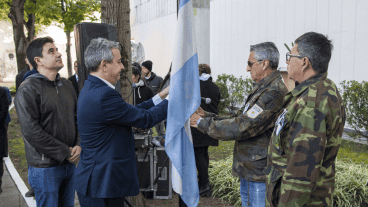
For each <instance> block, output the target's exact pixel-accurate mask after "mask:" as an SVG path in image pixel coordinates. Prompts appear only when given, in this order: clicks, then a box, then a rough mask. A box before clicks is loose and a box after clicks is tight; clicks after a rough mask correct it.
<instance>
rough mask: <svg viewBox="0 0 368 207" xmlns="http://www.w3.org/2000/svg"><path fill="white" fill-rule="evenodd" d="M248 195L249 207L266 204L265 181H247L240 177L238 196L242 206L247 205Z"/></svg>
mask: <svg viewBox="0 0 368 207" xmlns="http://www.w3.org/2000/svg"><path fill="white" fill-rule="evenodd" d="M248 195H249V203H250V205H249V206H250V207H263V206H266V183H263V182H253V181H249V193H248V181H247V180H244V179H243V178H240V197H241V200H242V205H243V207H246V206H248Z"/></svg>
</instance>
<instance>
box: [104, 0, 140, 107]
mask: <svg viewBox="0 0 368 207" xmlns="http://www.w3.org/2000/svg"><path fill="white" fill-rule="evenodd" d="M129 15H130V7H129V0H123V1H121V0H102V1H101V22H102V23H107V24H111V25H114V26H115V27H116V28H117V31H118V37H117V41H118V42H120V43H121V44H122V45H123V48H122V62H123V65H124V67H125V70H124V71H122V75H121V79H120V84H121V94H122V97H123V98H124V99H125V102H127V103H130V104H133V95H132V86H131V83H132V61H131V59H132V52H131V43H130V19H129V18H130V16H129Z"/></svg>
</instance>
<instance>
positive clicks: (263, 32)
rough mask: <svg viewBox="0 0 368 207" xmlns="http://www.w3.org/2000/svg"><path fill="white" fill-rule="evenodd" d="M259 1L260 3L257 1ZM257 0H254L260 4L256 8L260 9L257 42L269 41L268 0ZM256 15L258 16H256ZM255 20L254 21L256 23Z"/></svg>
mask: <svg viewBox="0 0 368 207" xmlns="http://www.w3.org/2000/svg"><path fill="white" fill-rule="evenodd" d="M257 2H258V3H257ZM257 2H255V1H253V3H255V4H256V5H258V6H255V8H257V9H258V16H259V17H258V18H257V19H259V21H258V25H257V26H258V31H257V33H256V35H257V36H258V40H257V42H265V41H267V32H268V25H267V16H268V7H267V0H258V1H257ZM255 17H256V16H255ZM255 22H256V21H254V22H253V23H255Z"/></svg>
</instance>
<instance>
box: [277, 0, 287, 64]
mask: <svg viewBox="0 0 368 207" xmlns="http://www.w3.org/2000/svg"><path fill="white" fill-rule="evenodd" d="M275 7H276V11H277V13H276V19H275V22H276V32H275V33H276V40H275V44H276V46H277V48H278V50H279V52H280V60H279V67H284V66H285V55H284V54H285V53H286V52H287V51H286V48H285V46H284V45H283V44H284V43H287V44H288V45H289V46H290V43H289V42H286V41H285V23H286V22H287V21H285V18H286V17H288V14H287V12H285V0H277V4H276V5H275Z"/></svg>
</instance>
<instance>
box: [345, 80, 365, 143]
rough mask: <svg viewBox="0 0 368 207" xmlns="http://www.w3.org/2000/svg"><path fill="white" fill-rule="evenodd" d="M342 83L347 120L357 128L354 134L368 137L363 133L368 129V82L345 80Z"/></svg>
mask: <svg viewBox="0 0 368 207" xmlns="http://www.w3.org/2000/svg"><path fill="white" fill-rule="evenodd" d="M340 85H341V86H342V98H343V101H344V104H345V109H346V121H347V123H348V124H349V125H350V126H351V127H353V129H354V130H355V133H354V134H353V136H362V137H366V138H368V136H367V135H364V134H363V133H362V131H364V130H365V131H368V107H367V103H368V82H366V81H362V82H361V83H359V82H358V81H355V80H354V81H343V82H341V83H340Z"/></svg>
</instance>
